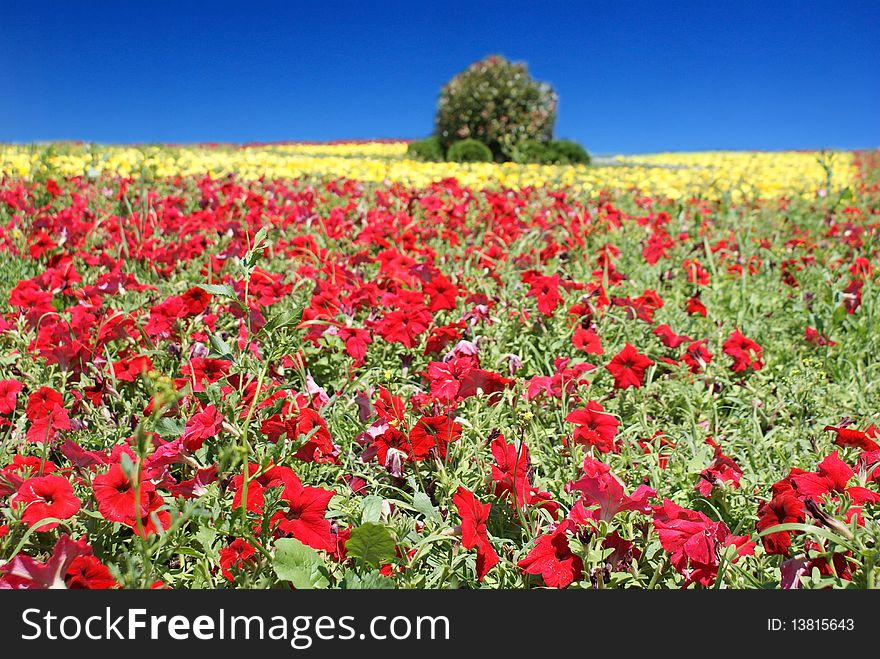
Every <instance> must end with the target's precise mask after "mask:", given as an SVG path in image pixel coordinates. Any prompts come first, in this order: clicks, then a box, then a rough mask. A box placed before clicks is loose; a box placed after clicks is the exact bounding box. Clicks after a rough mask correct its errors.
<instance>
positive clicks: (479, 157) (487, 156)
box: [446, 139, 492, 162]
mask: <svg viewBox="0 0 880 659" xmlns="http://www.w3.org/2000/svg"><path fill="white" fill-rule="evenodd" d="M446 155H447V158H448V159H449V160H450V161H452V162H492V152H491V151H490V150H489V147H488V146H486V145H485V144H483V143H482V142H479V141H477V140H472V139H467V140H460V141H458V142H455V143H454V144H453V145H452V146H451V147H449V152H448V153H447V154H446Z"/></svg>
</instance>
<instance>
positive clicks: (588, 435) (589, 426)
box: [565, 400, 620, 453]
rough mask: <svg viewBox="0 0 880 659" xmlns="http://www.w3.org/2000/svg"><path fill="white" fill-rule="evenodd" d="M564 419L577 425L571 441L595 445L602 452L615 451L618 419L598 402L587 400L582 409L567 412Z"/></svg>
mask: <svg viewBox="0 0 880 659" xmlns="http://www.w3.org/2000/svg"><path fill="white" fill-rule="evenodd" d="M565 420H566V421H568V422H569V423H573V424H575V425H576V426H577V428H575V430H574V435H573V436H572V438H571V441H572V442H573V443H575V444H582V445H584V446H595V447H596V448H597V449H598V450H599V451H601V452H602V453H610V452H612V451H616V449H617V447H616V445H615V441H614V438H615V435H617V429H618V428H619V427H620V421H619V420H618V419H617V417H615V416H612V415H611V414H609V413H608V412H606V411H605V408H604V407H602V405H601V404H600V403H597V402H596V401H594V400H591V401H587V406H586V407H585V408H584V409H580V410H574V411H573V412H569V414H568V416H566V417H565Z"/></svg>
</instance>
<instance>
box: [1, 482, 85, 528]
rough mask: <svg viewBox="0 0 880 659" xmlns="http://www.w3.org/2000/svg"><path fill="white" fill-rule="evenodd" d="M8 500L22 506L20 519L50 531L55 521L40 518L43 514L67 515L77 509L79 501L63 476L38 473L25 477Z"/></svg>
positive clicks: (63, 516) (60, 516)
mask: <svg viewBox="0 0 880 659" xmlns="http://www.w3.org/2000/svg"><path fill="white" fill-rule="evenodd" d="M10 504H11V505H12V506H13V507H15V506H24V513H23V514H22V518H21V519H22V521H23V522H24V523H25V524H27V525H28V526H29V527H31V528H34V527H36V528H37V529H38V530H40V531H51V530H52V529H54V528H55V527H57V526H58V522H47V523H45V524H41V523H40V522H41V521H42V520H44V519H46V518H49V517H54V518H55V519H60V520H64V519H70V518H71V517H73V516H74V515H76V514H77V513H78V512H79V508H80V501H79V499H78V498H77V496H76V495H75V494H74V493H73V488H72V487H71V486H70V483H69V482H68V481H67V479H66V478H62V477H61V476H38V477H36V478H29V479H28V480H26V481H25V482H24V483H22V485H21V487H19V488H18V492H16V494H15V496H14V497H12V499H11V500H10Z"/></svg>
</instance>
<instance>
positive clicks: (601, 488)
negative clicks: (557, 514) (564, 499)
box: [566, 456, 657, 522]
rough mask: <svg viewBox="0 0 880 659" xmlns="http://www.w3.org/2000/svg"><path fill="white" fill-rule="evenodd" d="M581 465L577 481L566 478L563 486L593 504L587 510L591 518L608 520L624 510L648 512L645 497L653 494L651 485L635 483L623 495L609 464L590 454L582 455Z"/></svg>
mask: <svg viewBox="0 0 880 659" xmlns="http://www.w3.org/2000/svg"><path fill="white" fill-rule="evenodd" d="M583 469H584V475H583V476H582V477H581V478H580V479H579V480H577V481H573V482H569V483H568V485H566V490H568V491H571V490H576V491H578V492H580V493H581V494H582V495H583V501H584V502H585V503H586V504H587V505H589V506H597V508H596V510H595V511H593V514H591V517H592V518H593V519H596V520H604V521H606V522H610V521H611V520H612V519H613V518H614V516H615V515H616V514H617V513H619V512H623V511H625V510H636V511H638V512H640V513H645V514H647V513H649V512H651V505H650V504H649V503H648V499H650V498H652V497H654V496H655V495H656V494H657V493H656V492H655V491H654V490H653V489H652V488H650V487H648V486H647V485H644V484H643V485H639V486H638V487H637V488H636V490H635V492H633V493H632V495H631V496H630V495H627V494H626V492H625V491H624V489H623V483H622V482H621V480H620V479H619V478H618V477H617V476H616V475H614V474H613V473H611V468H610V467H609V466H608V465H606V464H603V463H601V462H599V461H598V460H594V459H593V458H591V457H590V456H587V457H585V458H584V464H583Z"/></svg>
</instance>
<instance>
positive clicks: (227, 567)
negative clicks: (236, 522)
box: [220, 538, 256, 581]
mask: <svg viewBox="0 0 880 659" xmlns="http://www.w3.org/2000/svg"><path fill="white" fill-rule="evenodd" d="M255 553H256V549H254V548H253V547H252V546H251V545H250V543H248V541H247V540H242V539H241V538H236V539H235V540H233V541H232V542H231V543H229V546H228V547H224V548H223V549H221V550H220V571H221V572H222V574H223V576H224V578H226V579H227V580H228V581H232V580H233V579H234V578H235V577H234V576H233V574H232V572H231V570H232V568H237V569H242V568H244V566H245V562H246V561H247V560H248V559H249V558H250V557H251V556H253V555H254V554H255Z"/></svg>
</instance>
